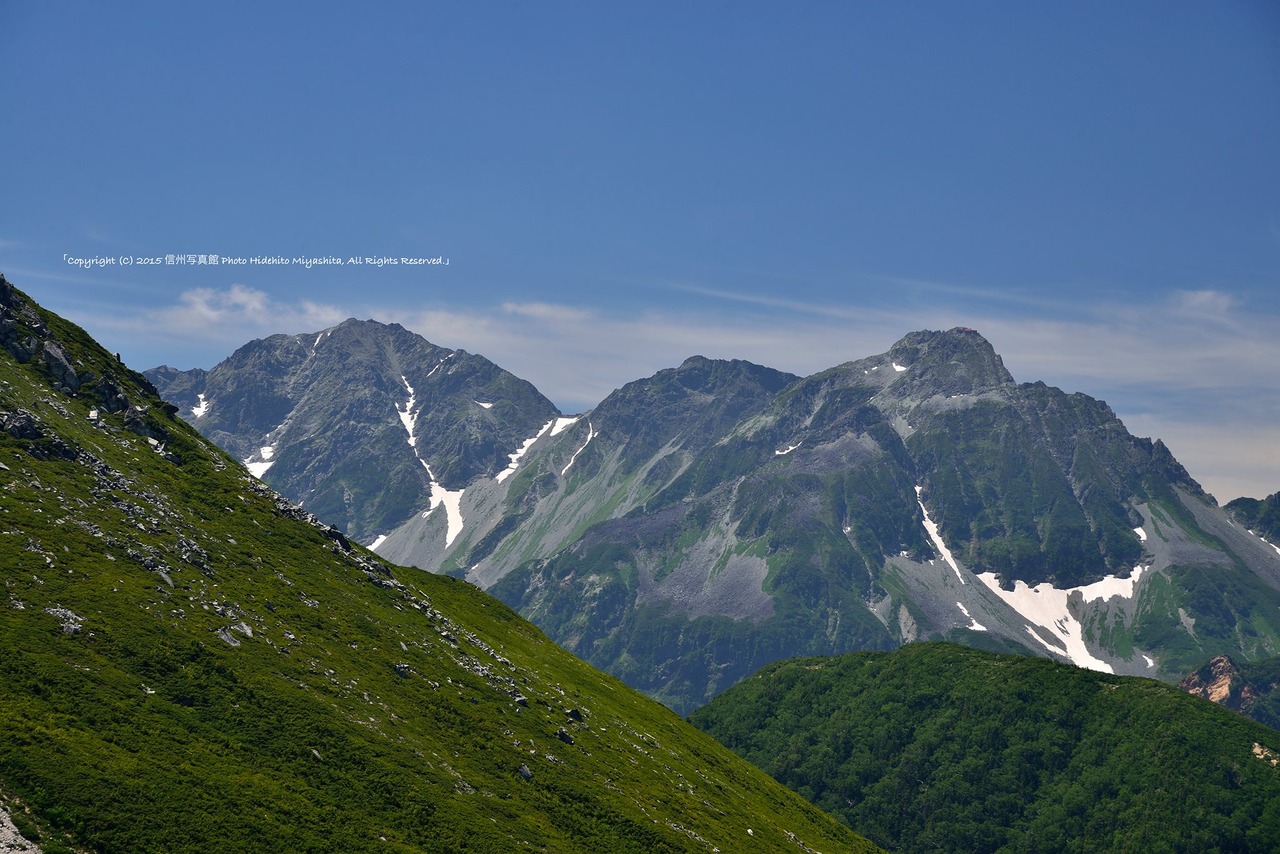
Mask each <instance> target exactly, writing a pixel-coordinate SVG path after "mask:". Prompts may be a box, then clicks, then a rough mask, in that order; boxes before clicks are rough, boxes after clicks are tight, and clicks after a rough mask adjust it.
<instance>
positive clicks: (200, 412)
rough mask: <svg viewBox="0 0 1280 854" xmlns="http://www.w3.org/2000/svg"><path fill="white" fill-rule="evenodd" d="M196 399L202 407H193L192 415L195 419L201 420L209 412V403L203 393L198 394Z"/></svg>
mask: <svg viewBox="0 0 1280 854" xmlns="http://www.w3.org/2000/svg"><path fill="white" fill-rule="evenodd" d="M196 398H197V399H198V400H199V401H200V405H199V406H193V407H191V415H192V416H193V417H195V418H201V417H203V416H204V414H205V413H206V412H208V411H209V401H207V400H205V399H204V393H203V392H202V393H200V394H197V395H196Z"/></svg>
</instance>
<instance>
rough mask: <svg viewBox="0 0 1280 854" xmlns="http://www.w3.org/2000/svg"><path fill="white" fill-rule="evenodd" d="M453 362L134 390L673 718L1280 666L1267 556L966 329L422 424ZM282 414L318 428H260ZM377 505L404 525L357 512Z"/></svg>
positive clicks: (687, 366) (363, 364)
mask: <svg viewBox="0 0 1280 854" xmlns="http://www.w3.org/2000/svg"><path fill="white" fill-rule="evenodd" d="M353 339H354V340H353ZM391 339H395V340H397V341H400V340H403V341H404V343H403V344H397V345H396V348H391V347H388V346H386V345H383V344H381V343H375V342H382V341H384V340H391ZM348 340H350V341H351V343H350V344H347V345H344V347H345V348H343V349H340V348H339V347H338V346H337V344H338V343H339V342H343V341H348ZM357 340H358V341H363V342H364V343H363V344H356V343H355V341H357ZM326 348H330V350H329V351H328V352H326ZM352 352H354V353H358V354H359V357H358V358H353V357H352V356H351V355H349V354H350V353H352ZM393 352H394V353H396V354H401V355H395V356H394V358H393V357H392V354H393ZM450 352H453V351H444V350H441V349H440V348H436V347H434V346H433V345H430V344H428V343H427V342H425V341H423V340H421V339H419V338H417V337H416V336H414V335H412V334H411V333H408V332H406V331H404V330H402V329H400V328H399V327H395V326H390V327H387V326H382V325H381V324H377V323H373V322H371V321H365V322H358V321H347V322H346V323H344V324H341V325H339V326H337V327H334V328H333V329H332V330H325V331H322V332H318V333H313V334H308V335H306V336H292V337H288V336H274V337H272V338H268V339H265V340H264V341H258V342H252V343H251V344H249V345H246V346H245V347H244V348H241V350H239V351H237V353H236V354H235V355H234V356H233V357H231V358H230V359H228V360H227V361H226V362H224V363H222V364H220V365H218V366H217V367H215V368H214V369H213V370H211V371H209V372H208V373H207V374H206V373H205V372H203V371H190V372H177V371H173V370H172V369H157V370H153V371H150V372H148V374H147V375H148V376H149V377H150V378H151V379H152V381H153V382H155V383H156V385H157V386H158V387H159V388H160V390H161V392H162V394H164V395H165V396H166V397H167V398H168V399H170V400H172V401H173V402H174V403H175V404H179V405H180V406H181V414H182V416H183V417H184V418H187V419H188V420H190V421H191V422H192V423H193V424H194V425H195V426H196V427H197V428H198V429H200V430H201V431H202V432H203V433H205V435H207V436H209V437H210V438H213V439H215V440H216V441H218V442H220V443H221V444H223V445H224V447H227V448H228V449H230V450H231V451H232V452H233V453H234V454H236V455H237V456H239V457H240V458H241V459H244V460H246V461H248V463H249V464H250V465H251V466H254V465H258V466H259V471H260V473H261V475H262V476H263V477H264V478H266V479H267V482H268V483H269V484H271V485H273V486H275V487H276V488H278V489H280V490H281V491H282V492H283V493H284V494H285V495H287V496H288V497H290V498H291V499H293V500H295V501H298V502H300V503H301V504H302V505H303V506H304V507H306V508H307V509H308V510H310V511H312V512H314V513H316V514H317V515H318V516H321V517H322V518H325V519H326V521H330V522H333V523H334V524H336V525H338V526H339V527H343V526H346V527H345V530H347V532H348V533H349V534H351V535H352V536H356V537H358V538H363V539H364V540H365V541H366V542H369V543H371V544H372V545H373V546H374V547H375V549H376V550H377V552H378V553H379V554H380V555H383V556H385V557H387V558H388V559H390V560H392V561H394V562H396V563H399V564H404V565H412V566H418V567H421V568H423V569H428V570H431V571H432V572H437V573H444V574H449V575H456V576H459V577H465V578H466V579H468V580H470V581H472V582H474V583H476V584H478V585H479V586H481V587H483V588H485V589H487V590H489V591H490V592H492V593H493V594H494V595H496V596H498V597H499V598H500V599H502V600H503V601H505V602H507V603H508V604H510V605H511V606H512V607H514V608H516V609H517V610H518V611H519V612H520V613H522V614H524V615H525V616H526V617H528V618H529V619H531V620H533V621H534V622H535V623H536V624H538V625H539V626H540V627H541V628H542V629H543V630H544V631H546V632H547V633H548V635H549V636H550V637H551V638H552V639H553V640H555V641H556V642H557V643H560V644H562V645H563V646H565V647H566V648H567V649H569V650H571V651H573V652H575V653H576V654H577V655H579V656H580V657H582V658H584V659H585V660H587V661H589V662H591V663H593V664H595V665H596V666H598V667H600V668H602V669H604V670H606V671H608V672H610V673H613V674H615V675H617V676H619V677H620V678H622V679H623V680H624V681H626V682H627V683H628V684H630V685H632V686H634V687H637V688H640V689H641V690H642V691H644V692H646V693H648V694H650V695H651V696H653V697H656V698H658V699H660V700H661V701H662V702H664V703H666V704H668V705H669V706H670V707H671V708H673V709H675V710H676V711H679V712H681V713H686V712H688V711H690V710H692V709H694V708H696V707H698V706H699V705H701V704H703V703H705V702H706V701H707V700H709V699H710V698H711V697H713V696H715V695H716V694H717V693H718V692H720V691H722V690H724V689H725V688H727V687H728V686H730V685H732V684H734V683H735V682H737V681H739V680H741V679H743V678H745V677H746V676H747V675H748V674H750V673H752V672H754V671H755V670H756V669H758V668H759V667H761V666H763V665H764V664H767V663H768V662H771V661H774V660H777V659H781V658H786V657H790V656H795V655H814V654H831V653H840V652H845V651H850V650H862V649H865V650H888V649H892V648H895V647H897V646H899V645H901V644H903V643H906V642H910V641H916V640H952V641H956V642H960V643H963V644H967V645H970V646H974V647H979V648H983V649H988V650H993V651H1001V652H1018V653H1023V654H1032V655H1040V656H1047V657H1051V658H1055V659H1057V660H1060V661H1068V662H1072V663H1075V664H1079V665H1083V666H1087V667H1092V668H1095V669H1099V670H1104V671H1110V672H1115V673H1119V674H1130V675H1145V676H1152V677H1156V678H1159V679H1162V680H1165V681H1168V682H1176V681H1178V680H1179V679H1181V678H1182V677H1184V676H1185V675H1186V674H1187V673H1189V672H1191V671H1192V670H1194V669H1195V668H1197V667H1199V666H1201V665H1202V664H1203V663H1204V662H1205V661H1207V660H1209V659H1210V658H1212V657H1213V656H1215V655H1220V654H1229V655H1232V656H1234V657H1236V658H1238V659H1240V660H1244V661H1248V660H1254V659H1260V658H1264V657H1267V656H1271V655H1275V654H1277V653H1280V619H1278V618H1277V617H1276V613H1277V609H1278V608H1280V552H1278V551H1277V549H1276V548H1275V547H1274V546H1272V545H1271V544H1270V543H1269V542H1268V541H1267V540H1266V539H1264V535H1263V534H1262V533H1261V532H1258V533H1255V532H1254V531H1252V530H1250V529H1249V528H1248V527H1247V526H1245V525H1244V524H1242V523H1241V522H1240V521H1239V518H1241V517H1240V516H1239V513H1240V511H1237V514H1236V517H1233V516H1232V515H1229V514H1228V513H1227V512H1224V510H1223V509H1222V508H1219V507H1218V506H1217V504H1216V502H1215V501H1214V499H1213V498H1212V497H1211V496H1209V495H1207V494H1205V492H1204V491H1203V489H1201V487H1200V486H1199V484H1197V483H1196V481H1195V480H1194V479H1193V478H1192V477H1191V476H1190V475H1189V474H1188V473H1187V471H1186V470H1185V469H1184V468H1183V466H1182V465H1180V464H1179V463H1178V461H1177V460H1176V459H1174V457H1173V456H1172V454H1171V453H1170V452H1169V450H1168V448H1166V447H1165V446H1164V445H1163V444H1162V443H1161V442H1160V441H1158V440H1156V441H1151V440H1149V439H1143V438H1138V437H1135V436H1133V435H1131V434H1130V433H1129V432H1128V431H1127V430H1126V429H1125V427H1124V425H1123V424H1122V423H1121V421H1120V420H1119V419H1118V418H1117V417H1116V416H1115V414H1114V412H1113V411H1112V410H1111V409H1110V408H1109V407H1108V406H1107V405H1106V404H1105V403H1103V402H1102V401H1099V400H1096V399H1094V398H1092V397H1089V396H1088V395H1085V394H1080V393H1075V394H1068V393H1066V392H1063V391H1061V390H1059V389H1056V388H1053V387H1050V386H1047V385H1045V384H1044V383H1038V382H1037V383H1018V382H1016V381H1015V380H1014V379H1013V377H1012V376H1011V375H1010V374H1009V372H1008V371H1007V370H1006V369H1005V367H1004V364H1003V362H1002V360H1001V359H1000V357H999V355H998V354H997V353H996V352H995V351H994V349H993V348H992V347H991V345H990V343H989V342H988V341H987V340H986V339H985V338H983V337H982V336H981V335H980V334H979V333H978V332H976V331H975V330H972V329H965V328H956V329H952V330H948V331H921V332H914V333H910V334H908V335H906V336H904V337H903V338H902V339H901V340H900V341H898V342H897V343H896V344H895V345H894V346H893V347H892V348H890V349H889V350H888V351H887V352H885V353H882V354H878V355H873V356H870V357H866V358H862V359H858V360H855V361H850V362H845V363H843V364H840V365H837V366H835V367H832V368H830V369H828V370H825V371H821V372H819V373H817V374H814V375H812V376H808V377H799V376H795V375H792V374H788V373H785V372H782V371H777V370H774V369H771V368H767V367H763V366H760V365H755V364H751V363H749V362H744V361H737V360H733V361H728V360H712V359H706V358H702V357H697V356H695V357H692V358H690V359H688V360H686V361H685V362H684V363H683V364H681V365H680V366H678V367H674V368H669V369H666V370H662V371H659V372H658V373H657V374H655V375H653V376H651V377H648V378H644V379H640V380H636V381H634V382H631V383H628V384H627V385H625V386H623V387H622V388H620V389H618V390H616V391H615V392H613V393H612V394H610V395H609V396H608V397H606V398H605V399H604V400H603V401H601V402H600V404H599V405H597V406H596V407H595V408H594V409H592V410H591V411H589V412H586V413H583V414H580V415H576V416H572V417H566V416H563V415H561V414H560V413H558V412H556V411H555V409H554V407H553V406H551V405H550V404H549V403H548V402H547V401H545V399H544V398H542V397H541V396H540V395H538V394H537V393H536V391H534V390H533V389H532V387H531V386H528V385H527V384H524V383H522V382H521V381H519V380H516V379H515V378H513V377H510V375H508V374H506V373H504V372H501V371H499V370H498V369H496V368H492V369H491V370H492V373H490V374H486V376H492V377H495V379H494V380H493V381H492V384H491V385H488V386H483V387H476V386H474V385H467V384H466V383H465V382H459V383H458V384H456V385H451V386H449V387H448V388H447V389H446V388H443V387H442V388H441V389H440V390H439V391H438V392H436V391H433V392H432V397H431V398H430V399H428V398H427V397H426V391H425V390H426V389H427V388H428V387H431V386H430V384H431V382H432V381H433V378H435V377H437V376H442V375H443V372H444V371H447V370H448V364H449V362H450V361H451V360H450V359H449V357H448V353H450ZM458 352H461V351H458ZM405 354H407V355H405ZM455 358H456V357H455ZM471 358H472V359H476V360H479V357H471ZM412 359H417V362H416V363H415V362H412V361H411V360H412ZM285 364H287V365H288V366H289V367H288V368H287V369H284V368H270V369H267V368H262V367H261V366H264V365H266V366H272V365H285ZM476 364H480V362H479V361H477V362H476ZM483 364H485V365H487V363H483ZM460 367H461V365H459V368H460ZM273 372H274V373H273ZM433 372H434V373H433ZM282 377H283V378H284V379H282ZM312 377H325V378H326V380H325V382H324V383H319V381H318V380H313V379H311V378H312ZM215 380H216V382H215ZM283 387H287V388H288V389H289V392H288V394H287V395H284V394H283V393H282V392H279V391H278V389H280V388H283ZM225 389H236V391H235V393H234V394H231V396H230V397H229V398H228V399H225V400H224V398H223V395H224V394H228V392H227V391H224V390H225ZM369 389H378V391H377V392H376V393H374V392H372V391H369ZM507 389H511V390H514V391H515V392H518V393H517V394H516V397H515V399H513V400H506V399H505V398H504V397H503V392H504V391H505V390H507ZM201 395H203V396H201ZM349 395H357V396H360V399H361V400H362V401H363V402H362V404H361V407H360V409H359V417H358V418H355V419H353V418H351V417H350V416H349V415H348V414H347V413H348V412H349V409H350V407H349V403H348V400H347V397H348V396H349ZM419 395H422V396H421V397H419ZM282 396H284V397H288V399H289V400H290V401H303V400H308V401H311V402H312V403H310V404H309V406H310V407H311V408H310V409H308V411H307V415H306V417H305V419H304V418H303V416H302V415H301V414H300V410H301V405H300V404H289V406H292V407H293V408H292V409H290V408H289V406H286V405H284V404H281V405H279V406H278V407H276V408H275V409H273V410H271V414H270V416H269V417H268V416H261V417H259V416H257V415H254V416H252V417H251V416H250V415H248V414H246V413H247V412H248V410H250V409H252V401H253V400H258V399H270V400H276V399H278V398H281V397H282ZM435 407H439V408H440V411H441V413H443V415H442V414H437V413H436V411H435ZM219 411H221V412H223V413H224V415H223V416H221V417H222V418H223V419H224V420H216V419H217V418H218V417H219V416H217V415H216V413H218V412H219ZM293 413H299V414H296V415H295V414H293ZM254 419H256V420H254ZM294 423H299V424H302V423H305V427H301V426H300V427H297V428H295V427H293V424H294ZM250 424H252V426H248V425H250ZM428 424H430V425H431V426H430V428H429V429H428V428H427V425H428ZM215 425H221V426H215ZM234 425H241V426H239V427H234ZM277 425H279V426H277ZM477 425H483V427H484V431H481V430H480V429H479V427H477ZM233 427H234V429H232V428H233ZM521 431H523V432H521ZM291 436H297V437H299V438H298V439H297V440H296V441H297V444H295V443H294V440H292V439H290V437H291ZM365 436H367V437H368V441H367V442H366V441H365V439H364V438H362V437H365ZM477 436H480V437H481V438H478V439H477V438H475V437H477ZM338 437H341V438H338ZM411 443H412V444H411ZM317 445H319V446H323V447H324V448H325V452H324V453H323V454H317V453H316V452H315V451H314V450H313V448H315V447H316V446H317ZM268 448H269V449H270V455H271V459H270V460H267V459H266V458H265V456H264V455H265V454H266V453H267V449H268ZM371 448H373V449H380V450H379V451H377V453H373V452H372V451H371V450H370V449H371ZM255 449H256V451H255ZM371 453H372V454H373V456H372V457H371V456H369V455H370V454H371ZM255 454H256V455H257V456H255ZM380 454H386V455H389V459H395V460H399V462H398V463H397V464H396V465H398V468H397V469H396V470H394V471H391V470H388V469H386V468H378V467H377V466H375V465H374V464H373V463H372V462H370V461H371V460H372V459H373V457H379V455H380ZM321 458H322V459H323V460H324V465H323V466H321V465H319V464H318V463H317V462H315V461H316V460H317V459H321ZM272 460H275V461H277V462H273V463H272V465H271V466H270V468H265V466H263V465H262V464H263V463H266V462H271V461H272ZM286 461H287V463H288V465H286ZM419 461H420V462H421V465H419V464H418V462H419ZM382 465H384V466H389V465H391V463H389V462H388V463H384V464H382ZM308 466H310V468H307V467H308ZM300 471H310V472H311V473H312V475H311V479H309V480H308V479H299V478H298V475H296V474H295V472H300ZM325 471H328V472H330V474H328V475H325V474H324V472H325ZM445 473H448V475H447V476H448V477H449V478H450V479H449V480H447V481H446V480H437V479H436V475H439V477H440V478H442V479H443V478H445V477H446V474H445ZM339 494H341V495H343V496H350V498H349V499H348V498H346V497H344V498H343V499H342V500H336V499H335V498H334V496H337V495H339ZM388 494H390V495H394V496H396V499H395V506H396V509H395V511H394V512H391V511H390V510H389V509H388V508H389V507H390V506H391V503H392V502H391V501H390V499H386V500H384V503H383V504H381V505H379V509H378V510H377V511H376V512H375V511H364V510H362V509H360V507H361V503H362V500H363V499H359V498H358V496H366V497H367V496H374V495H378V496H385V495H388ZM356 517H359V518H360V520H361V521H360V523H359V525H356V524H354V523H353V522H352V521H351V520H353V519H355V518H356Z"/></svg>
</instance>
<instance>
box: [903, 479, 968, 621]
mask: <svg viewBox="0 0 1280 854" xmlns="http://www.w3.org/2000/svg"><path fill="white" fill-rule="evenodd" d="M923 492H924V487H922V486H917V487H916V503H917V504H919V505H920V512H921V513H923V514H924V529H925V531H926V532H927V533H928V534H929V539H930V540H932V541H933V547H934V548H935V549H937V550H938V554H940V555H942V559H943V560H945V561H946V562H947V565H948V566H950V567H951V568H952V569H953V570H955V573H956V578H958V579H960V583H961V584H964V583H965V582H964V576H963V575H961V574H960V567H959V566H958V565H957V564H956V559H955V558H954V557H952V556H951V549H949V548H947V544H946V543H944V542H943V541H942V534H940V533H939V532H938V526H937V524H936V523H935V522H934V521H933V520H932V519H930V518H929V511H928V510H926V509H925V506H924V499H923V498H922V497H921V494H922V493H923ZM970 619H972V618H970Z"/></svg>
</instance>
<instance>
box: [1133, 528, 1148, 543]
mask: <svg viewBox="0 0 1280 854" xmlns="http://www.w3.org/2000/svg"><path fill="white" fill-rule="evenodd" d="M1133 532H1134V533H1135V534H1137V535H1138V539H1140V540H1142V541H1143V542H1144V543H1145V542H1146V541H1147V532H1146V531H1144V530H1142V529H1141V528H1134V529H1133Z"/></svg>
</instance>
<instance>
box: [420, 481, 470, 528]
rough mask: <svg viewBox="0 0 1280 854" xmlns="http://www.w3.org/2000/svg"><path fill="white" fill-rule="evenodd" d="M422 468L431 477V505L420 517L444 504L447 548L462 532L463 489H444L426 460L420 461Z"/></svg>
mask: <svg viewBox="0 0 1280 854" xmlns="http://www.w3.org/2000/svg"><path fill="white" fill-rule="evenodd" d="M421 462H422V465H423V468H425V469H426V470H427V477H429V478H431V507H430V508H429V509H428V510H427V511H426V512H425V513H423V514H422V518H424V519H425V518H427V517H428V516H430V515H431V514H432V513H434V512H435V509H436V508H437V507H439V506H441V505H444V516H445V524H446V528H445V535H444V545H445V548H448V547H449V546H451V545H452V544H453V541H454V540H455V539H456V538H457V536H458V535H459V534H461V533H462V493H463V492H465V491H466V490H465V489H445V488H444V486H443V485H441V483H440V482H439V481H438V480H436V476H435V475H434V474H432V472H431V466H429V465H427V463H426V461H425V460H424V461H421Z"/></svg>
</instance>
